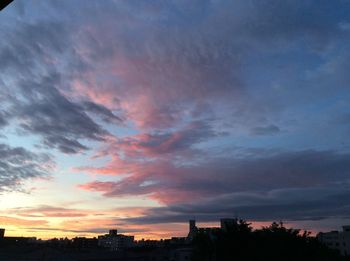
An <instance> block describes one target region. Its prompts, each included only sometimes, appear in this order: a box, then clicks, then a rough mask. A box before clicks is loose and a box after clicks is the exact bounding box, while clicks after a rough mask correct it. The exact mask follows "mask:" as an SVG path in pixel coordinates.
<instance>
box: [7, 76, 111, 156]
mask: <svg viewBox="0 0 350 261" xmlns="http://www.w3.org/2000/svg"><path fill="white" fill-rule="evenodd" d="M42 80H43V81H42V82H26V83H21V84H22V85H21V86H20V87H21V90H22V91H23V94H24V92H25V93H26V96H25V98H24V102H22V103H21V104H19V105H17V106H16V107H15V108H14V109H13V114H15V115H16V117H17V118H18V119H20V120H21V123H20V127H21V128H22V129H24V130H25V131H26V132H28V133H29V134H39V135H40V136H41V137H43V142H44V144H45V145H46V146H48V147H51V148H56V147H57V148H58V149H59V150H60V151H62V152H64V153H77V152H79V151H83V150H86V149H87V147H86V146H84V145H82V144H81V143H80V142H79V141H78V140H79V139H89V140H95V141H103V140H104V138H105V137H106V136H108V135H109V134H108V132H107V131H105V130H104V129H103V128H102V127H101V126H100V125H98V124H97V123H96V122H94V121H93V120H92V119H91V118H90V117H89V116H88V115H87V113H86V112H85V110H84V108H83V107H81V106H79V105H78V104H76V103H74V102H72V101H70V100H68V99H67V98H66V97H65V96H63V95H62V94H61V93H60V92H59V91H58V90H57V89H56V86H58V85H59V84H60V83H61V81H60V78H59V77H58V76H56V75H53V76H51V77H46V78H43V79H42Z"/></svg>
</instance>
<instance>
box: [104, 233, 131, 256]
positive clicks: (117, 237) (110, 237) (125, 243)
mask: <svg viewBox="0 0 350 261" xmlns="http://www.w3.org/2000/svg"><path fill="white" fill-rule="evenodd" d="M98 245H99V246H101V247H105V248H109V249H110V250H111V251H123V250H124V249H126V248H129V247H132V246H133V245H134V236H126V235H122V234H118V233H117V230H116V229H113V230H110V231H109V233H108V234H105V235H103V236H98Z"/></svg>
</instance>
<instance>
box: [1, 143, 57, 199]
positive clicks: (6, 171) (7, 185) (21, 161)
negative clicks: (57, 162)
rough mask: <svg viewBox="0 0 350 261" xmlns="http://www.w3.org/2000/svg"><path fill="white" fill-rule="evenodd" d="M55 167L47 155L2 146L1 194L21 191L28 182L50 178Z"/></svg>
mask: <svg viewBox="0 0 350 261" xmlns="http://www.w3.org/2000/svg"><path fill="white" fill-rule="evenodd" d="M53 166H54V165H53V161H52V159H51V158H50V156H49V155H47V154H36V153H33V152H30V151H28V150H26V149H24V148H21V147H10V146H8V145H6V144H0V192H2V193H3V192H6V191H17V190H21V186H22V185H23V183H24V182H26V181H27V180H30V179H35V178H46V177H49V176H50V174H51V173H50V172H51V171H52V170H53Z"/></svg>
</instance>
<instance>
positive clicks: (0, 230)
mask: <svg viewBox="0 0 350 261" xmlns="http://www.w3.org/2000/svg"><path fill="white" fill-rule="evenodd" d="M4 237H5V228H0V238H4Z"/></svg>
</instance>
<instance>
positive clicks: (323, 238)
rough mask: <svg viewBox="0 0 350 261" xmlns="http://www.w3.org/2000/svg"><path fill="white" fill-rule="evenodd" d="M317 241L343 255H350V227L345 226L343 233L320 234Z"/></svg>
mask: <svg viewBox="0 0 350 261" xmlns="http://www.w3.org/2000/svg"><path fill="white" fill-rule="evenodd" d="M317 239H318V240H319V241H320V242H322V243H323V244H325V245H326V246H328V247H329V248H332V249H336V250H338V251H339V253H340V254H342V255H350V226H343V231H331V232H326V233H324V232H321V233H318V234H317Z"/></svg>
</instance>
